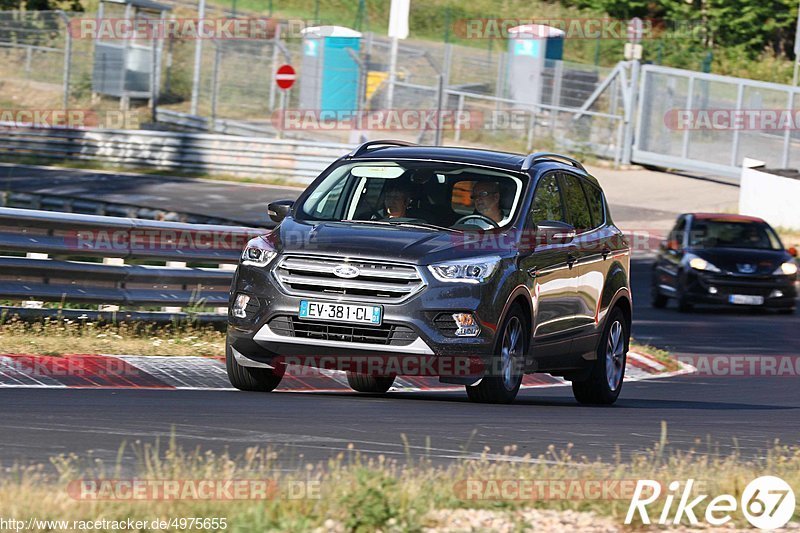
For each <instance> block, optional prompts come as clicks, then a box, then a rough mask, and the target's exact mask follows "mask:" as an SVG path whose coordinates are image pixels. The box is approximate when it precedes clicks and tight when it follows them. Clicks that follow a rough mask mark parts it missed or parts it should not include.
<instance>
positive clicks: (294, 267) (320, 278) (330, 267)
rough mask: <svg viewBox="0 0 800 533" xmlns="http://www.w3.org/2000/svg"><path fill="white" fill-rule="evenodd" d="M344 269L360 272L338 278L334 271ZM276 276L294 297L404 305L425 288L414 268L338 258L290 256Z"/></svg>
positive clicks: (275, 271)
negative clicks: (319, 297)
mask: <svg viewBox="0 0 800 533" xmlns="http://www.w3.org/2000/svg"><path fill="white" fill-rule="evenodd" d="M342 265H347V266H351V267H355V268H357V269H358V271H359V272H358V275H357V276H355V277H352V278H342V277H338V276H336V275H335V274H334V269H335V268H336V267H339V266H342ZM274 274H275V277H276V278H277V280H278V282H279V283H280V285H281V286H282V287H283V289H284V290H285V291H286V292H287V293H289V294H292V295H295V296H310V297H314V296H347V297H348V299H351V300H357V301H369V302H376V301H380V302H401V301H403V300H405V299H407V298H409V297H410V296H411V295H413V294H415V293H417V292H418V291H420V290H421V289H422V288H423V287H424V285H425V283H424V281H423V280H422V277H421V276H420V275H419V272H417V269H416V268H415V267H414V266H413V265H402V264H395V263H383V262H379V261H365V260H357V261H356V260H353V261H343V260H342V259H341V258H335V257H318V256H301V255H287V256H284V257H283V258H281V260H280V261H279V262H278V264H277V266H276V267H275V269H274Z"/></svg>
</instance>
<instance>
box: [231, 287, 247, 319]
mask: <svg viewBox="0 0 800 533" xmlns="http://www.w3.org/2000/svg"><path fill="white" fill-rule="evenodd" d="M249 302H250V297H249V296H248V295H246V294H241V293H240V294H237V295H236V299H235V300H234V301H233V316H235V317H236V318H247V311H245V308H246V307H247V304H248V303H249Z"/></svg>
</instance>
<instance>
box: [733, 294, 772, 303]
mask: <svg viewBox="0 0 800 533" xmlns="http://www.w3.org/2000/svg"><path fill="white" fill-rule="evenodd" d="M728 301H729V302H730V303H732V304H739V305H763V304H764V297H763V296H749V295H746V294H731V295H730V296H729V297H728Z"/></svg>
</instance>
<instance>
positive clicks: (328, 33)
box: [299, 26, 361, 118]
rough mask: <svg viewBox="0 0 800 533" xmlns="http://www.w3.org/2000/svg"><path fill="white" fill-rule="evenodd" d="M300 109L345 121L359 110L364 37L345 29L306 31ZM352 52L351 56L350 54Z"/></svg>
mask: <svg viewBox="0 0 800 533" xmlns="http://www.w3.org/2000/svg"><path fill="white" fill-rule="evenodd" d="M302 34H303V60H302V63H301V65H300V78H299V80H300V107H301V108H303V109H318V110H319V111H320V112H322V113H323V114H324V112H332V114H334V115H337V116H339V117H343V118H346V117H347V116H349V112H352V113H355V111H356V110H357V109H358V88H359V67H358V63H357V62H356V60H355V58H354V57H353V54H355V55H356V56H358V53H359V51H360V48H361V33H359V32H357V31H355V30H352V29H350V28H345V27H343V26H315V27H312V28H305V29H304V30H303V31H302ZM351 51H352V52H351Z"/></svg>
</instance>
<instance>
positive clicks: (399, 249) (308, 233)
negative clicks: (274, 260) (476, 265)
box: [273, 218, 500, 264]
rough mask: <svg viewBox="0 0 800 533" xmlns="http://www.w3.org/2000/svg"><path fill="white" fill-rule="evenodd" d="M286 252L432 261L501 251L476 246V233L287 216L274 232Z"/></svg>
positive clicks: (405, 260)
mask: <svg viewBox="0 0 800 533" xmlns="http://www.w3.org/2000/svg"><path fill="white" fill-rule="evenodd" d="M275 237H277V239H276V241H277V242H275V245H276V247H277V249H278V250H280V251H282V252H283V253H292V252H295V253H305V254H320V255H335V256H338V257H342V258H344V257H366V258H376V259H386V260H393V261H402V262H408V263H414V264H430V263H433V262H437V261H442V260H451V259H462V258H467V257H476V256H479V255H500V254H498V251H499V250H498V249H497V248H498V247H496V246H495V247H493V249H490V250H486V249H481V247H476V246H474V239H475V234H465V233H461V232H450V231H446V230H436V229H433V228H430V229H429V228H422V227H414V226H383V225H378V224H370V223H362V222H303V221H298V220H295V219H293V218H286V219H285V220H283V222H281V224H280V226H278V228H276V230H275V231H274V232H273V238H275Z"/></svg>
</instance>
